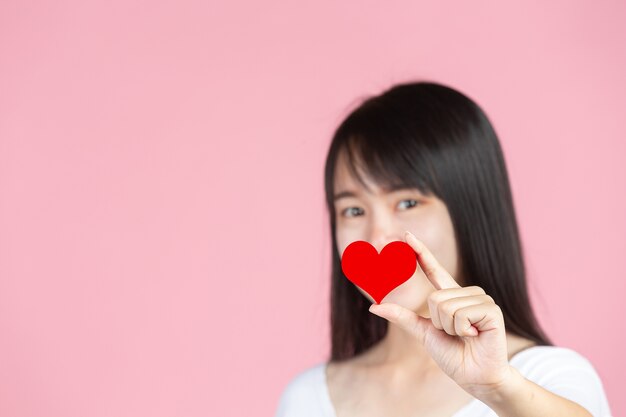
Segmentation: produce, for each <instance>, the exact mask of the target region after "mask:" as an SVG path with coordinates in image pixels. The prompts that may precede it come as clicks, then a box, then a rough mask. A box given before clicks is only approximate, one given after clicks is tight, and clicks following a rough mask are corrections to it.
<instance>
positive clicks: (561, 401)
mask: <svg viewBox="0 0 626 417" xmlns="http://www.w3.org/2000/svg"><path fill="white" fill-rule="evenodd" d="M511 370H512V374H511V379H510V381H509V382H508V383H507V384H505V385H503V386H502V387H500V388H499V389H498V390H496V391H493V392H491V393H489V394H485V395H483V396H481V397H482V398H479V400H481V401H482V402H484V403H485V404H486V405H487V406H489V407H490V408H491V409H492V410H493V411H495V413H496V414H497V415H498V416H499V417H536V416H550V417H559V416H563V417H593V416H592V415H591V413H590V412H589V411H587V410H586V409H585V408H584V407H582V406H580V405H579V404H577V403H575V402H573V401H570V400H568V399H566V398H563V397H561V396H559V395H556V394H554V393H552V392H550V391H548V390H546V389H545V388H543V387H541V386H539V385H537V384H535V383H534V382H532V381H530V380H528V379H526V378H524V376H523V375H522V374H520V373H519V371H517V369H515V368H514V367H511Z"/></svg>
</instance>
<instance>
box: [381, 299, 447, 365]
mask: <svg viewBox="0 0 626 417" xmlns="http://www.w3.org/2000/svg"><path fill="white" fill-rule="evenodd" d="M416 313H417V314H419V315H420V316H422V317H430V315H429V312H428V307H426V308H425V309H424V308H422V309H420V310H418V311H416ZM372 353H373V357H374V358H375V362H376V363H377V364H378V365H381V366H384V367H391V368H397V369H407V370H408V369H413V370H420V371H423V370H428V369H435V368H436V369H438V366H437V364H436V363H435V362H434V361H433V359H432V358H431V356H430V354H429V353H428V351H426V349H425V348H424V345H422V344H421V343H420V342H419V341H418V340H417V338H416V337H415V336H414V335H412V334H409V333H408V332H406V331H405V330H404V329H402V328H400V327H398V326H397V325H395V324H393V323H391V322H389V323H388V328H387V333H386V334H385V337H383V339H382V340H381V341H380V342H379V343H377V344H376V346H375V352H372Z"/></svg>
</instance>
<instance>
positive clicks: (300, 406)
mask: <svg viewBox="0 0 626 417" xmlns="http://www.w3.org/2000/svg"><path fill="white" fill-rule="evenodd" d="M325 368H326V363H319V364H316V365H314V366H311V367H309V368H306V369H304V370H302V371H300V372H299V373H297V374H296V375H294V376H293V377H292V378H291V380H290V381H289V382H288V383H287V385H286V386H285V388H284V389H283V391H282V393H281V396H280V399H279V403H278V409H277V411H276V414H275V417H292V416H294V417H295V416H309V415H311V416H324V415H325V414H323V413H324V411H325V397H324V395H325V391H324V390H325V389H326V380H325V378H326V375H325Z"/></svg>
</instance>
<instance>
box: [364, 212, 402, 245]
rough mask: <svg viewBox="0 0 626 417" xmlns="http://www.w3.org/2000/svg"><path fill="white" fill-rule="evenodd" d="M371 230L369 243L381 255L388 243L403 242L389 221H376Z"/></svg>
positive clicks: (379, 219)
mask: <svg viewBox="0 0 626 417" xmlns="http://www.w3.org/2000/svg"><path fill="white" fill-rule="evenodd" d="M370 230H371V232H370V236H369V242H370V244H371V245H372V246H374V247H375V248H376V250H377V251H378V253H380V251H381V250H383V248H384V247H385V246H386V245H387V244H388V243H390V242H393V241H395V240H401V239H400V238H399V234H398V232H397V231H396V230H395V228H394V227H393V224H392V222H391V221H390V220H389V219H386V220H385V219H381V218H377V219H374V220H373V224H372V226H371V229H370Z"/></svg>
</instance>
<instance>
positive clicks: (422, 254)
mask: <svg viewBox="0 0 626 417" xmlns="http://www.w3.org/2000/svg"><path fill="white" fill-rule="evenodd" d="M404 239H405V240H406V243H408V244H409V245H410V246H411V247H412V248H413V250H414V251H415V252H416V253H417V255H418V256H417V261H418V262H419V264H420V267H421V268H422V270H423V271H424V273H425V274H426V277H427V278H428V280H429V281H430V282H431V283H432V284H433V285H434V286H435V288H437V289H438V290H441V289H444V288H461V286H460V285H459V284H458V283H457V282H456V281H455V280H454V278H452V275H450V274H449V273H448V271H446V270H445V269H444V267H443V266H441V264H440V263H439V261H437V259H436V258H435V256H434V255H433V254H432V253H431V251H430V250H429V249H428V248H427V247H426V245H424V243H422V241H421V240H419V239H418V238H416V237H415V235H413V233H411V232H409V231H408V230H407V231H406V233H405V234H404Z"/></svg>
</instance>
